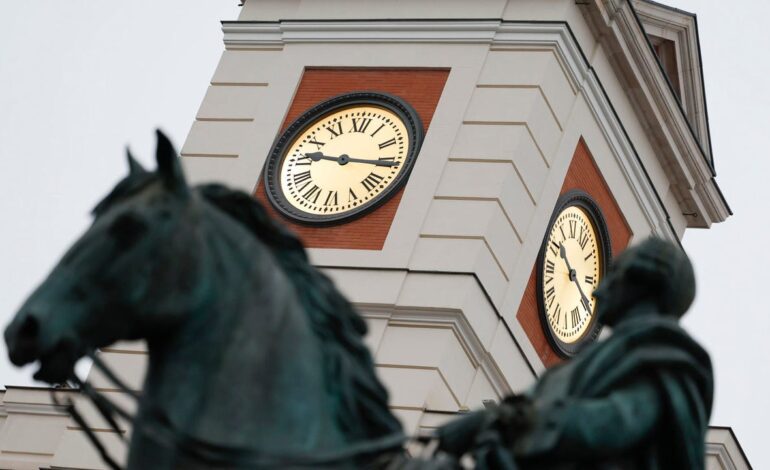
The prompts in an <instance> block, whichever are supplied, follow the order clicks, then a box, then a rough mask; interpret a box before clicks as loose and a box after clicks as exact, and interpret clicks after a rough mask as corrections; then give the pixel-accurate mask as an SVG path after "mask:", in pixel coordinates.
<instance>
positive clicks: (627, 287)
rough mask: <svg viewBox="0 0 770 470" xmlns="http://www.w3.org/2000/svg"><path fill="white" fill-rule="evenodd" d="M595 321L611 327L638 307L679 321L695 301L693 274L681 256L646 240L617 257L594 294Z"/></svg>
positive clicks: (667, 244) (653, 240)
mask: <svg viewBox="0 0 770 470" xmlns="http://www.w3.org/2000/svg"><path fill="white" fill-rule="evenodd" d="M594 297H596V301H597V305H596V313H597V315H598V318H599V321H601V322H602V323H604V324H605V325H609V326H614V325H616V324H618V323H619V322H621V321H623V320H624V319H625V318H626V317H627V316H626V312H628V311H629V310H631V309H632V308H633V307H634V306H635V305H638V304H641V303H648V304H649V303H653V304H655V305H656V306H657V308H658V313H659V314H661V315H667V316H672V317H675V318H676V319H679V318H681V316H682V315H684V313H685V312H686V311H687V309H688V308H689V307H690V304H692V301H693V299H694V298H695V274H694V272H693V269H692V264H691V263H690V260H689V258H688V257H687V255H686V254H685V252H684V251H683V250H682V249H681V248H679V247H677V246H675V245H673V244H672V243H670V242H667V241H664V240H661V239H660V238H654V237H651V238H648V239H647V240H645V241H643V242H642V243H640V244H638V245H636V246H633V247H631V248H629V249H627V250H626V251H624V252H623V253H621V254H620V256H618V257H617V258H616V259H615V260H614V262H613V263H612V266H611V267H610V269H609V272H608V273H607V275H606V276H605V277H604V280H603V281H602V282H601V284H599V287H598V288H597V289H596V290H595V291H594Z"/></svg>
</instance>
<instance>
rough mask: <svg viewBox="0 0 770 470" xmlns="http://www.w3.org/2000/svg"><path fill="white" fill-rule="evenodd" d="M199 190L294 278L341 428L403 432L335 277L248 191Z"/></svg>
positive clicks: (363, 433)
mask: <svg viewBox="0 0 770 470" xmlns="http://www.w3.org/2000/svg"><path fill="white" fill-rule="evenodd" d="M197 190H198V191H199V192H200V194H201V195H202V196H203V197H204V198H205V200H206V201H208V202H209V203H211V204H213V205H214V206H215V207H216V208H217V209H219V210H221V211H223V212H225V213H226V214H228V215H229V216H230V217H231V218H233V219H235V220H236V221H238V222H239V223H241V224H242V225H243V226H245V227H246V228H248V229H249V231H250V232H251V233H252V234H254V236H255V237H256V238H257V239H259V240H260V241H261V242H262V243H264V244H266V245H267V246H269V247H270V248H271V251H272V252H273V254H274V255H275V257H276V259H277V260H278V263H279V264H280V266H281V268H282V269H283V270H284V272H285V273H286V274H287V277H288V278H289V279H290V280H291V282H292V284H293V285H294V287H295V290H296V293H297V296H298V297H299V299H300V302H301V304H302V306H303V307H304V309H305V312H306V313H307V315H308V318H309V320H310V325H311V328H312V330H313V332H314V333H315V335H316V336H317V337H318V338H319V339H320V340H321V343H322V348H321V350H322V351H323V353H322V354H323V358H322V362H323V367H324V372H325V373H324V377H325V383H326V387H327V391H328V392H329V397H330V398H331V400H332V401H333V407H334V412H335V416H336V418H337V421H338V423H339V425H340V428H341V429H342V430H343V431H344V432H345V433H346V434H347V435H348V436H350V437H351V438H353V439H371V438H373V437H381V436H384V435H387V434H393V433H396V432H400V431H401V425H400V424H399V422H398V421H397V420H396V419H395V417H394V416H393V414H392V413H391V412H390V410H389V409H388V394H387V391H386V390H385V388H384V387H383V386H382V384H381V383H380V381H379V379H378V378H377V376H376V375H375V367H374V362H373V360H372V356H371V354H370V352H369V349H368V348H367V347H366V344H365V343H364V342H363V336H364V335H365V334H366V331H367V327H366V323H365V322H364V320H363V318H361V316H360V315H359V314H358V313H357V312H356V311H355V310H354V309H353V306H352V305H350V303H349V302H348V301H347V299H345V297H343V296H342V294H341V293H340V292H339V291H338V290H337V288H336V287H335V286H334V284H333V282H332V281H331V280H330V279H329V278H328V277H327V276H326V275H325V274H323V273H322V272H321V271H320V270H318V269H317V268H316V267H315V266H313V265H311V264H310V263H309V261H308V258H307V255H306V253H305V249H304V247H303V245H302V242H301V241H300V240H299V238H297V236H296V235H294V234H293V233H291V232H289V231H288V230H287V229H286V228H284V227H283V226H281V225H279V224H278V223H276V222H275V221H274V220H273V219H272V218H271V217H270V216H269V215H268V214H267V211H265V209H264V207H262V205H261V204H260V203H259V202H258V201H257V200H256V199H254V198H253V197H251V196H250V195H248V194H246V193H244V192H241V191H235V190H231V189H229V188H227V187H225V186H222V185H219V184H208V185H201V186H198V187H197ZM308 286H315V288H312V289H308V288H307V287H308Z"/></svg>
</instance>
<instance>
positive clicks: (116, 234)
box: [109, 212, 147, 249]
mask: <svg viewBox="0 0 770 470" xmlns="http://www.w3.org/2000/svg"><path fill="white" fill-rule="evenodd" d="M146 231H147V224H146V223H145V222H144V221H143V220H142V219H141V218H140V217H139V216H137V215H136V214H132V213H130V212H129V213H126V214H122V215H120V216H118V218H117V219H115V221H114V222H112V225H110V228H109V234H110V236H111V237H112V238H113V239H115V241H116V242H117V244H118V246H119V247H120V248H122V249H125V248H128V247H130V246H131V245H133V244H134V243H135V242H136V241H137V240H139V239H140V238H141V237H142V235H144V233H145V232H146Z"/></svg>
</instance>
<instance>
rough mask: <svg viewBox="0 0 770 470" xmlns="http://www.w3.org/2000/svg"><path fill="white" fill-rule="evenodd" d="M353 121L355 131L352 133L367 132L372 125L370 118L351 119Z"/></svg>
mask: <svg viewBox="0 0 770 470" xmlns="http://www.w3.org/2000/svg"><path fill="white" fill-rule="evenodd" d="M350 120H351V121H353V129H352V130H351V131H350V132H366V128H367V127H369V124H371V123H372V120H371V119H370V118H350Z"/></svg>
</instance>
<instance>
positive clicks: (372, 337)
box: [182, 0, 730, 433]
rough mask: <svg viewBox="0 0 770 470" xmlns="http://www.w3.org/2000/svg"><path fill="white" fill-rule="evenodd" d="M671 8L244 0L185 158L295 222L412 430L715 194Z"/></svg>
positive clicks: (526, 347) (550, 352) (691, 62)
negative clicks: (616, 261)
mask: <svg viewBox="0 0 770 470" xmlns="http://www.w3.org/2000/svg"><path fill="white" fill-rule="evenodd" d="M396 6H397V7H396ZM637 18H638V19H639V21H637ZM673 18H677V21H684V20H685V19H686V18H689V17H688V16H687V15H686V14H684V13H681V12H676V11H673V10H670V9H667V8H665V7H660V6H657V5H655V4H651V3H646V2H616V1H614V0H612V1H610V0H607V1H604V0H602V1H598V2H586V4H583V3H576V2H573V1H566V0H565V1H560V0H554V1H548V2H542V1H536V2H535V1H533V2H530V1H520V0H518V1H507V0H500V1H491V2H481V3H479V2H475V3H473V2H449V3H446V2H445V3H442V5H441V9H440V10H437V9H436V8H435V3H433V2H429V1H423V0H415V1H412V2H408V3H404V4H402V3H399V4H398V5H396V3H394V2H348V1H333V2H323V3H320V2H300V1H285V0H281V1H272V0H247V1H246V2H245V3H244V5H243V8H242V11H241V15H240V18H239V19H238V21H233V22H224V23H223V31H224V43H225V51H224V52H223V55H222V58H221V60H220V63H219V65H218V67H217V69H216V70H215V72H214V74H213V77H212V80H211V85H210V87H209V89H208V92H207V93H206V96H205V97H204V99H203V102H202V104H201V107H200V110H199V112H198V115H197V116H196V119H195V122H194V123H193V125H192V129H191V131H190V134H189V137H188V139H187V141H186V142H185V144H184V147H183V149H182V159H183V162H184V165H185V167H186V169H187V173H188V175H189V177H190V179H191V180H192V181H193V182H206V181H219V182H223V183H226V184H228V185H230V186H235V187H237V188H240V189H243V190H245V191H248V192H250V193H252V194H254V196H255V197H256V198H258V199H259V200H261V201H262V202H263V203H264V204H265V205H266V206H268V207H269V209H270V211H271V213H272V214H273V216H274V217H275V218H277V219H278V220H280V221H282V222H283V223H285V224H287V225H288V226H289V227H291V228H292V229H293V230H294V231H295V232H296V233H297V234H298V235H299V236H300V237H301V238H302V240H303V241H304V243H305V245H306V246H307V247H308V249H309V252H310V257H311V259H312V261H313V262H314V263H315V264H316V265H317V266H319V267H320V268H322V269H323V270H324V271H325V272H326V273H327V274H329V275H330V276H331V277H332V278H333V279H334V280H335V281H336V283H337V285H338V287H339V288H340V289H342V290H343V292H344V293H345V294H346V295H347V296H348V297H349V298H350V299H351V300H352V301H353V302H354V303H355V305H356V306H357V308H358V309H359V311H360V312H361V313H362V315H364V317H365V318H366V319H367V321H368V323H369V328H370V332H369V336H368V343H369V345H370V347H371V349H372V351H373V353H374V356H375V360H376V363H377V366H378V373H379V375H380V377H381V378H382V380H383V381H384V382H385V383H386V385H387V387H388V388H389V390H390V392H391V401H392V408H393V410H394V412H395V413H397V415H398V416H399V417H400V418H401V419H402V421H403V423H404V425H405V427H406V430H407V432H410V433H414V432H420V431H421V430H427V429H430V428H431V427H434V426H435V425H436V424H437V423H439V422H441V421H443V419H444V418H445V416H446V413H454V412H458V411H462V410H466V409H470V408H475V407H479V406H482V404H483V403H484V401H486V400H498V399H499V398H500V397H501V396H503V395H505V394H507V393H510V392H514V391H521V390H522V389H524V388H525V387H527V386H528V385H529V384H530V383H532V381H533V380H534V379H535V377H536V376H537V375H538V374H540V373H541V372H542V371H543V370H544V369H545V368H546V367H549V366H551V365H553V364H556V363H558V362H559V361H561V360H563V359H564V358H565V357H569V356H570V355H572V354H575V353H577V352H578V351H579V350H580V348H581V347H583V346H584V345H586V344H588V343H589V342H591V341H594V340H595V339H596V338H597V337H598V336H599V335H600V334H601V325H599V324H598V322H596V321H595V320H594V318H593V312H594V307H595V302H594V299H593V296H592V292H593V289H594V287H595V286H596V285H597V284H598V282H599V281H600V280H601V277H602V276H603V274H604V271H605V269H606V267H607V265H608V263H609V262H611V259H612V257H613V256H614V255H616V254H617V253H619V252H620V251H622V250H623V249H624V248H625V247H626V246H627V245H628V244H629V243H633V242H634V240H637V239H643V238H646V237H647V236H649V235H657V236H659V237H662V238H666V239H668V240H672V241H675V242H678V241H679V240H680V238H681V237H682V235H683V234H684V231H685V230H687V229H688V228H691V227H692V228H694V227H709V226H711V224H713V223H718V222H721V221H723V220H725V219H726V218H727V217H728V216H729V214H730V210H729V208H728V206H727V203H726V202H725V200H724V198H723V197H722V195H721V193H720V191H719V188H718V186H717V183H716V181H715V179H714V171H713V160H712V155H711V149H710V144H709V135H708V123H707V121H706V116H705V113H699V112H697V111H695V110H697V109H704V108H705V100H704V95H703V87H702V82H701V76H700V74H699V73H693V70H700V59H699V56H698V53H697V47H698V45H697V42H694V41H693V35H692V32H693V30H692V29H689V28H694V24H688V25H687V26H683V27H682V29H680V30H677V32H676V34H674V33H671V34H668V33H666V34H663V33H662V32H661V31H660V29H659V28H661V26H660V25H661V24H663V23H664V21H663V20H664V19H669V20H672V19H673ZM669 23H671V21H669ZM685 23H686V21H685ZM664 29H665V28H664ZM672 34H674V35H672ZM660 35H663V36H664V38H663V39H662V40H666V41H668V40H671V41H672V42H673V44H672V45H671V46H672V47H671V48H669V49H666V50H667V51H669V53H671V54H674V58H675V59H676V60H673V61H670V60H668V59H670V58H668V59H667V58H665V57H661V54H663V53H664V52H665V51H664V50H663V49H660V48H658V49H656V48H654V47H652V46H650V41H656V40H657V39H655V38H656V37H658V36H660ZM651 38H652V39H651ZM669 38H676V39H675V40H672V39H669ZM664 59H666V60H664ZM661 61H663V63H666V64H678V65H676V66H673V67H669V68H665V67H662V66H661V65H660V64H661V63H662V62H661Z"/></svg>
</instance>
